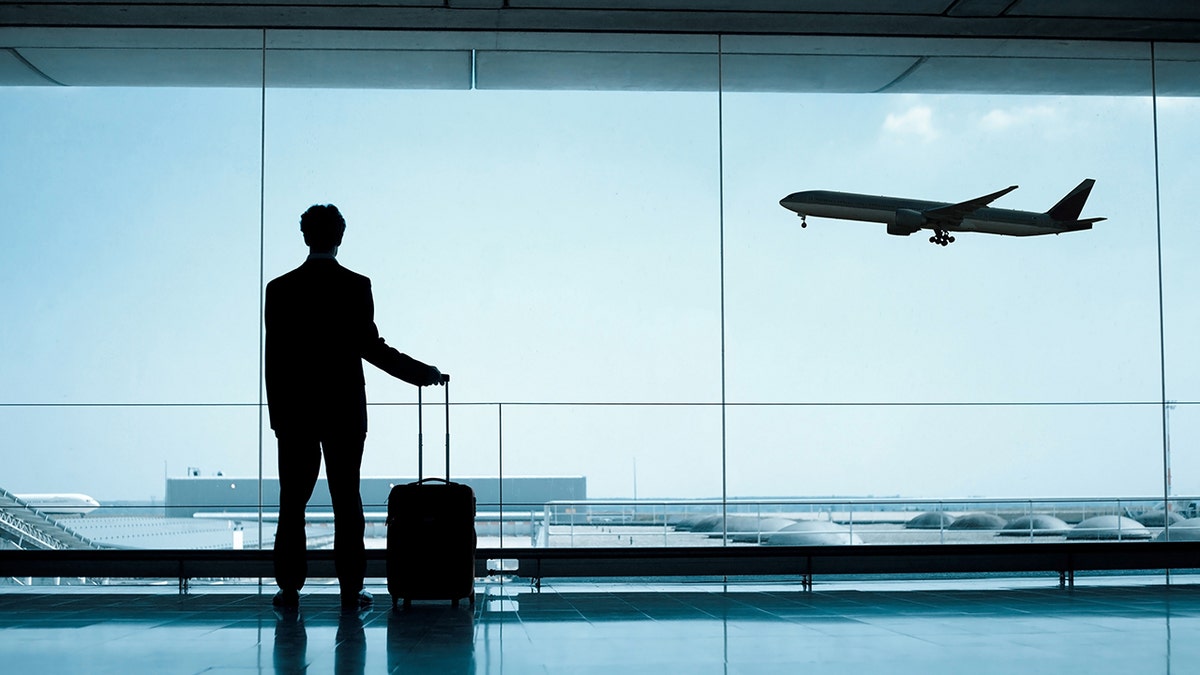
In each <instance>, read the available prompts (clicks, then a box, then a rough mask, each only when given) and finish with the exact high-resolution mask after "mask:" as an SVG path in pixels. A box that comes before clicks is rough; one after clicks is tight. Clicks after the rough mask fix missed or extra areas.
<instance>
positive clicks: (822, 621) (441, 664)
mask: <svg viewBox="0 0 1200 675" xmlns="http://www.w3.org/2000/svg"><path fill="white" fill-rule="evenodd" d="M265 592H266V594H264V595H257V594H253V589H249V590H247V589H245V588H243V589H240V590H237V589H235V590H229V589H226V590H221V589H216V588H214V589H211V590H206V589H200V590H198V591H193V593H192V594H191V595H188V596H179V595H177V594H175V593H172V592H166V591H164V592H151V591H148V590H147V589H144V588H143V589H137V590H136V591H128V590H124V591H123V590H121V589H112V590H107V589H106V590H105V591H101V592H95V591H94V590H93V591H91V592H81V591H79V590H66V589H52V590H51V591H49V592H37V591H36V590H35V591H30V590H22V591H19V592H7V593H3V592H0V672H3V673H22V674H25V673H32V674H34V675H49V674H53V673H121V674H123V675H139V674H141V673H154V674H162V673H353V674H358V673H515V674H522V673H616V674H618V675H634V674H637V673H654V674H655V675H665V674H667V673H689V674H690V673H722V674H724V673H805V674H808V673H852V674H854V675H867V674H868V673H872V674H874V673H922V674H927V673H1019V674H1020V675H1033V674H1035V673H1053V674H1055V675H1061V674H1063V673H1135V674H1138V675H1141V674H1144V673H1179V674H1183V673H1198V672H1200V586H1197V585H1189V584H1179V583H1176V584H1173V585H1170V586H1167V585H1164V584H1163V583H1162V580H1161V579H1154V580H1151V581H1150V582H1149V583H1146V581H1145V580H1142V581H1140V582H1139V581H1138V580H1132V581H1130V580H1126V581H1124V582H1121V583H1118V584H1114V583H1112V582H1106V583H1101V584H1097V585H1090V586H1077V587H1076V588H1075V589H1074V590H1062V589H1059V588H1058V587H1057V585H1056V584H1052V583H1047V582H1043V581H1038V582H1036V583H1030V582H1028V581H1024V582H1022V581H1020V580H1016V581H1013V582H1011V583H1005V582H989V583H988V584H987V585H986V586H983V585H980V584H971V583H958V584H955V587H953V588H938V587H937V586H935V585H930V584H921V583H878V582H875V583H871V582H864V583H860V584H854V585H851V584H839V585H837V586H833V587H829V588H822V587H821V586H818V590H816V591H815V592H804V591H801V590H799V589H798V588H797V587H794V586H772V585H753V586H750V585H732V586H707V585H703V586H702V585H682V584H681V585H652V586H651V585H645V586H638V585H635V586H629V585H610V584H584V583H573V584H564V585H556V586H552V587H543V590H542V592H541V593H534V592H531V591H530V590H529V589H528V587H526V586H523V585H516V586H513V585H508V586H500V585H495V586H487V587H482V586H481V587H480V596H479V602H478V603H477V604H476V606H475V608H474V609H470V608H467V607H466V606H465V605H464V607H463V608H462V609H457V610H456V609H452V608H450V606H449V604H448V603H447V604H442V603H427V604H422V603H418V604H416V605H414V606H413V607H412V608H411V609H410V610H408V611H400V612H393V611H391V609H390V607H389V605H388V602H387V595H386V594H385V593H383V592H382V589H380V591H379V592H378V593H377V594H376V597H377V600H379V601H380V602H379V606H378V607H377V608H376V609H373V610H371V611H369V612H366V613H363V614H361V615H359V614H343V613H341V612H340V611H339V610H338V608H337V596H336V595H334V594H332V593H327V592H318V593H313V594H309V595H306V596H304V598H303V603H302V607H301V611H300V612H299V613H298V614H295V615H292V616H283V617H278V616H276V614H275V613H274V612H273V611H272V609H271V606H270V589H269V588H268V589H266V591H265ZM485 593H486V595H485Z"/></svg>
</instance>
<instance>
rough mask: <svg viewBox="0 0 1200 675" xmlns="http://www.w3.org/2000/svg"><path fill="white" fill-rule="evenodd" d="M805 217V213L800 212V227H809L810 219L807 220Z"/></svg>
mask: <svg viewBox="0 0 1200 675" xmlns="http://www.w3.org/2000/svg"><path fill="white" fill-rule="evenodd" d="M805 217H806V216H805V215H804V214H803V213H801V214H800V227H808V221H807V220H805Z"/></svg>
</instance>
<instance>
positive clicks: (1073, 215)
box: [1046, 178, 1096, 222]
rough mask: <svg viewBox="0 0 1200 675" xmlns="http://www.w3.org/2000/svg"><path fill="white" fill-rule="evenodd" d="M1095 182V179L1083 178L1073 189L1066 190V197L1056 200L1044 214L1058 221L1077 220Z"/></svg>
mask: <svg viewBox="0 0 1200 675" xmlns="http://www.w3.org/2000/svg"><path fill="white" fill-rule="evenodd" d="M1095 184H1096V181H1095V180H1093V179H1091V178H1085V179H1084V181H1083V182H1082V183H1080V184H1079V185H1078V186H1077V187H1076V188H1075V189H1074V190H1071V191H1070V192H1068V193H1067V196H1066V197H1063V198H1062V199H1060V200H1058V203H1057V204H1055V205H1054V206H1052V207H1051V208H1050V210H1049V211H1047V212H1046V215H1048V216H1050V217H1051V218H1053V219H1054V220H1056V221H1059V222H1074V221H1077V220H1079V214H1080V213H1082V212H1083V205H1084V203H1085V202H1087V198H1088V195H1090V194H1091V193H1092V186H1093V185H1095ZM1093 222H1094V221H1093Z"/></svg>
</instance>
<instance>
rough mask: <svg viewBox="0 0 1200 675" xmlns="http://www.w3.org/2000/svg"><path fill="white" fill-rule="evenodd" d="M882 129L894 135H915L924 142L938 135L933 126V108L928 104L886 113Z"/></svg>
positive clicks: (932, 139) (934, 138)
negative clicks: (903, 110)
mask: <svg viewBox="0 0 1200 675" xmlns="http://www.w3.org/2000/svg"><path fill="white" fill-rule="evenodd" d="M883 130H884V131H886V132H888V133H889V134H893V135H896V136H911V137H916V138H918V139H920V140H922V141H924V142H926V143H929V142H931V141H934V140H936V139H937V137H938V135H939V134H938V131H937V129H934V127H933V109H932V108H930V107H928V106H914V107H912V108H909V109H908V110H907V111H905V112H903V113H900V114H896V113H888V116H887V119H885V120H884V121H883Z"/></svg>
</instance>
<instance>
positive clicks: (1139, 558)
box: [0, 542, 1200, 592]
mask: <svg viewBox="0 0 1200 675" xmlns="http://www.w3.org/2000/svg"><path fill="white" fill-rule="evenodd" d="M366 554H367V570H366V572H367V577H368V578H383V577H386V576H387V551H385V550H380V549H368V550H367V552H366ZM308 561H309V574H310V577H312V578H321V577H329V578H332V577H335V576H336V571H335V569H334V552H333V551H332V550H327V549H323V550H315V551H309V552H308ZM514 563H515V564H514ZM1198 567H1200V542H1079V543H1054V544H1032V545H1029V544H963V545H958V546H955V547H954V549H953V552H952V553H948V552H947V549H946V548H945V547H943V546H939V545H936V544H915V545H913V544H891V545H880V546H779V547H757V546H746V547H663V548H629V547H617V548H611V547H606V548H480V549H477V550H476V553H475V575H476V577H486V576H489V575H501V576H513V577H520V578H526V579H529V580H530V581H532V582H533V583H535V584H539V585H540V582H541V580H542V579H546V578H570V577H587V578H598V577H638V578H654V577H688V576H703V577H743V576H744V577H753V576H764V575H770V576H774V577H779V576H782V577H789V578H794V579H795V580H796V581H798V582H799V583H801V584H802V585H803V586H804V587H806V588H811V587H812V584H813V579H814V577H816V576H836V575H897V574H899V575H915V576H921V575H928V574H939V575H945V574H951V575H954V574H958V575H963V574H979V573H992V574H1012V573H1036V572H1047V573H1055V574H1057V575H1058V577H1059V581H1060V584H1063V585H1073V583H1074V575H1075V573H1076V572H1081V571H1111V570H1130V571H1151V570H1153V571H1159V570H1171V569H1176V570H1179V569H1197V568H1198ZM0 576H6V577H89V578H97V579H98V578H147V579H149V578H160V579H163V578H165V579H178V580H179V587H180V591H181V592H186V591H187V589H188V585H189V581H190V580H192V579H198V578H214V579H218V578H219V579H233V578H270V577H272V576H273V571H272V552H271V551H269V550H227V551H213V550H205V551H192V550H163V549H125V550H120V549H108V550H84V549H75V550H57V551H46V550H29V551H20V550H0Z"/></svg>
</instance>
